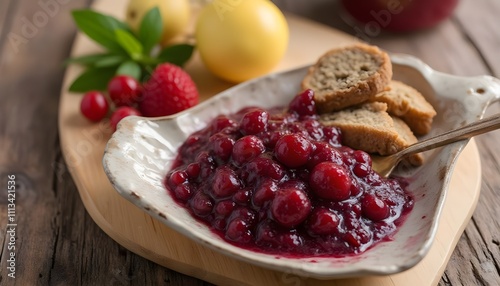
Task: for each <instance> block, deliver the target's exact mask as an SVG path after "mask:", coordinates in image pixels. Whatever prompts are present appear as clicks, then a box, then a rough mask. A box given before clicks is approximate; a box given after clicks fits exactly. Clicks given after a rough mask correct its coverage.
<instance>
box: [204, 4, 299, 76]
mask: <svg viewBox="0 0 500 286" xmlns="http://www.w3.org/2000/svg"><path fill="white" fill-rule="evenodd" d="M288 37H289V32H288V24H287V22H286V19H285V16H284V15H283V13H281V11H280V10H279V9H278V8H277V7H276V6H275V5H274V4H273V3H272V2H271V1H267V0H214V1H212V2H211V3H210V4H208V5H206V6H205V7H204V8H203V10H202V11H201V12H200V15H199V18H198V20H197V24H196V46H197V49H198V51H199V53H200V55H201V58H202V60H203V62H204V64H205V65H206V67H207V68H208V69H209V70H210V71H211V72H212V73H214V74H215V75H216V76H218V77H220V78H222V79H225V80H227V81H231V82H241V81H245V80H248V79H251V78H254V77H257V76H260V75H263V74H265V73H267V72H269V71H270V70H271V69H272V68H273V67H274V66H276V64H277V63H278V62H279V61H280V60H281V58H282V57H283V55H284V54H285V52H286V49H287V46H288Z"/></svg>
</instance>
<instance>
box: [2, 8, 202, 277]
mask: <svg viewBox="0 0 500 286" xmlns="http://www.w3.org/2000/svg"><path fill="white" fill-rule="evenodd" d="M61 2H62V1H61ZM88 2H89V1H84V0H82V1H72V2H71V3H68V4H64V5H62V4H61V5H60V6H59V7H58V8H57V7H55V6H54V7H53V8H52V9H53V10H52V11H54V13H53V16H49V17H47V23H45V24H43V25H39V26H35V28H36V31H35V29H34V30H33V34H32V35H29V36H30V37H25V39H26V40H27V42H22V43H21V44H20V45H19V46H17V47H16V46H13V45H12V44H11V43H6V44H5V45H4V46H3V47H4V49H3V50H1V52H0V60H1V63H2V64H1V65H0V74H1V75H2V76H1V77H0V86H2V91H1V92H0V100H1V102H2V104H1V105H0V122H2V124H1V125H0V149H1V150H0V174H1V176H2V177H1V179H0V181H1V182H2V186H6V185H7V183H6V179H7V174H12V173H13V174H15V175H16V181H17V183H18V185H17V195H18V200H17V201H16V204H17V206H16V207H17V213H18V217H17V218H18V227H17V240H16V244H17V245H18V246H19V248H18V249H17V250H16V256H17V257H19V258H20V259H19V260H18V262H17V265H16V272H17V273H16V280H12V279H11V278H9V277H7V271H6V259H3V258H0V261H1V263H0V266H1V269H0V284H2V285H10V284H14V282H15V283H16V284H18V285H33V284H41V285H48V284H51V285H52V284H55V285H82V284H83V285H115V284H118V285H155V284H156V285H160V284H161V285H164V284H167V285H168V284H171V285H208V284H206V283H204V282H202V281H200V280H197V279H195V278H191V277H189V276H185V275H181V274H178V273H176V272H174V271H171V270H168V269H165V268H163V267H160V266H158V265H156V264H155V263H152V262H150V261H148V260H146V259H143V258H141V257H139V256H137V255H135V254H133V253H131V252H130V251H128V250H126V249H124V248H123V247H121V246H119V245H118V244H117V243H116V242H114V241H113V240H112V239H110V238H109V237H108V236H107V235H106V234H105V233H104V232H102V230H101V229H100V228H99V227H98V226H97V225H96V224H95V223H94V221H93V220H92V219H91V218H90V216H89V215H88V214H87V212H86V210H85V208H84V206H83V204H82V202H81V200H80V198H79V196H78V192H77V190H76V188H75V186H74V183H73V181H72V179H71V176H70V175H69V173H68V172H67V169H66V165H65V163H64V161H63V160H62V158H61V155H60V148H59V145H58V137H57V113H58V100H59V94H60V86H61V82H62V76H63V72H64V71H63V67H62V65H61V61H62V60H64V58H66V57H67V56H68V54H69V51H70V47H71V44H72V40H73V37H74V33H75V28H74V25H73V24H72V20H71V19H70V16H69V11H70V10H71V9H73V8H75V7H83V6H88V5H89V3H88ZM5 4H6V2H2V4H1V7H2V8H3V7H5V6H4V5H5ZM17 4H18V5H16V6H15V9H14V11H13V12H14V13H12V14H10V16H9V17H10V21H12V24H11V25H5V26H3V27H9V29H10V30H2V31H1V34H0V37H3V38H5V37H4V36H5V35H6V34H8V33H14V34H17V35H20V36H25V34H23V25H22V23H23V22H22V20H21V19H23V18H25V19H28V20H30V19H33V17H34V15H36V13H39V15H40V13H41V12H40V11H45V10H43V8H42V7H41V6H40V5H35V4H36V2H32V1H17ZM56 11H57V12H56ZM47 15H48V14H47ZM40 19H42V20H43V17H42V18H40ZM33 23H34V22H33ZM38 23H39V24H41V23H43V22H38ZM48 43H57V44H48ZM40 55H43V57H40ZM3 195H4V193H3V192H2V197H0V203H1V207H0V229H1V230H2V233H1V236H0V238H1V239H0V240H1V241H2V245H3V246H5V239H6V235H5V234H6V233H5V229H6V226H5V223H6V213H7V210H6V198H4V197H3ZM5 254H8V253H7V251H6V249H5V248H4V249H3V251H2V255H5ZM4 257H5V256H4ZM21 258H22V259H21Z"/></svg>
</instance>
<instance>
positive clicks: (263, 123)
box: [240, 109, 269, 135]
mask: <svg viewBox="0 0 500 286" xmlns="http://www.w3.org/2000/svg"><path fill="white" fill-rule="evenodd" d="M268 121H269V113H267V111H265V110H262V109H257V110H253V111H250V112H248V113H246V114H245V115H244V116H243V118H242V119H241V123H240V127H241V132H242V133H243V134H245V135H253V134H257V133H260V132H263V131H265V130H266V128H267V123H268Z"/></svg>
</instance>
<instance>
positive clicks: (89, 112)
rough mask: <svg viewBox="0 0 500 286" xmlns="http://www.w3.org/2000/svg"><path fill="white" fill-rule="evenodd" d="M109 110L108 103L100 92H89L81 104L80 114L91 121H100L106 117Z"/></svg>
mask: <svg viewBox="0 0 500 286" xmlns="http://www.w3.org/2000/svg"><path fill="white" fill-rule="evenodd" d="M108 109H109V104H108V101H107V100H106V97H105V96H104V94H102V93H101V92H99V91H89V92H87V93H86V94H85V95H84V96H83V98H82V101H81V102H80V112H81V113H82V114H83V116H85V117H86V118H87V119H89V120H91V121H99V120H101V119H103V118H104V117H106V114H107V113H108Z"/></svg>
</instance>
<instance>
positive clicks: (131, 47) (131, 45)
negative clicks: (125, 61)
mask: <svg viewBox="0 0 500 286" xmlns="http://www.w3.org/2000/svg"><path fill="white" fill-rule="evenodd" d="M115 35H116V40H117V41H118V43H119V44H120V45H121V46H122V47H123V48H124V49H125V51H127V53H128V54H129V55H130V57H132V59H138V58H140V57H141V55H142V51H143V47H142V44H141V42H139V40H137V38H136V37H134V35H132V34H131V33H130V32H128V31H125V30H116V31H115Z"/></svg>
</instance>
